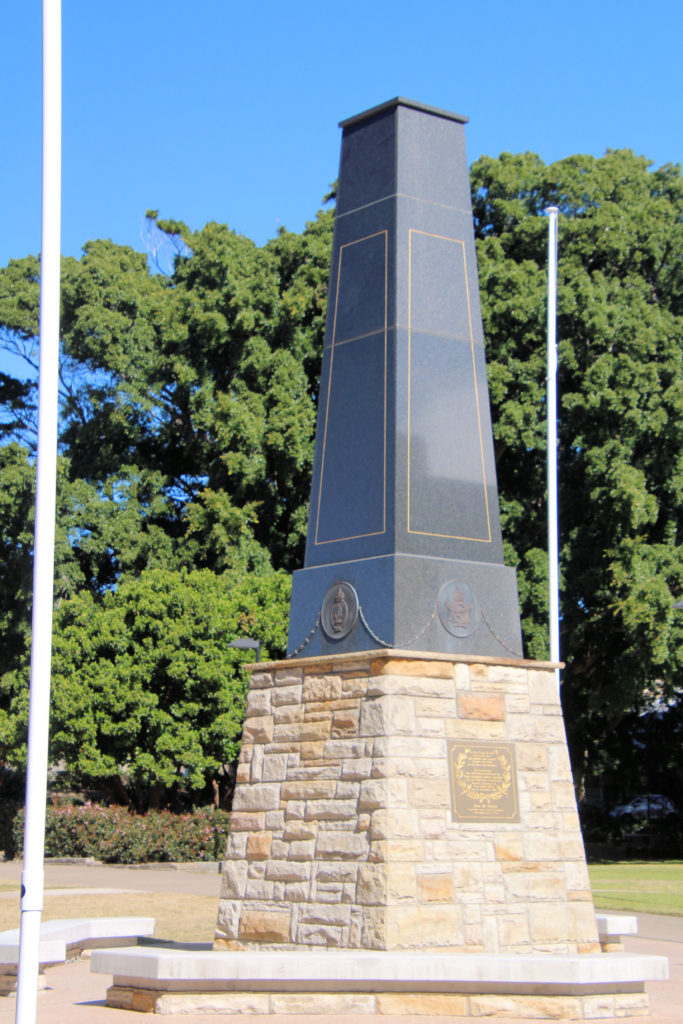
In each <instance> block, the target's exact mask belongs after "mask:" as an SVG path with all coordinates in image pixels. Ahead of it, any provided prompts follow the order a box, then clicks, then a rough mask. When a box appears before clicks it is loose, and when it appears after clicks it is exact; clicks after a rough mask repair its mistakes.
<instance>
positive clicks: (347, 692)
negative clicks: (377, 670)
mask: <svg viewBox="0 0 683 1024" xmlns="http://www.w3.org/2000/svg"><path fill="white" fill-rule="evenodd" d="M367 688H368V680H367V678H366V677H365V676H342V693H343V695H344V696H345V697H363V696H365V691H366V690H367Z"/></svg>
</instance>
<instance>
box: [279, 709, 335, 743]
mask: <svg viewBox="0 0 683 1024" xmlns="http://www.w3.org/2000/svg"><path fill="white" fill-rule="evenodd" d="M331 725H332V716H331V715H330V716H328V717H327V718H326V719H323V721H317V722H307V721H303V722H283V723H282V724H281V725H280V724H278V725H275V727H274V729H273V739H274V740H275V742H276V743H287V742H296V743H302V742H304V741H315V740H324V739H326V738H327V737H328V736H329V735H330V727H331Z"/></svg>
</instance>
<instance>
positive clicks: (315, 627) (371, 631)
mask: <svg viewBox="0 0 683 1024" xmlns="http://www.w3.org/2000/svg"><path fill="white" fill-rule="evenodd" d="M480 612H481V617H482V619H483V620H484V622H485V623H486V625H487V627H488V629H489V632H490V633H491V635H492V636H493V638H494V640H496V641H497V642H498V643H499V644H500V646H501V647H504V648H505V650H506V651H509V652H510V654H512V655H514V656H515V658H523V657H524V655H523V654H520V652H519V651H515V650H514V649H513V648H512V647H510V645H509V644H507V643H506V642H505V641H504V640H503V638H502V637H500V636H498V634H497V633H496V631H495V629H494V628H493V626H492V625H491V623H490V622H489V620H488V619H487V618H486V615H485V614H484V611H483V609H481V608H480ZM436 613H437V606H436V605H435V606H434V611H433V612H432V614H431V615H430V616H429V618H428V619H427V621H426V623H425V624H424V626H423V627H422V629H420V630H419V631H418V632H417V633H416V634H415V636H414V637H412V638H411V639H410V640H407V641H406V643H403V644H392V643H390V642H389V641H388V640H382V638H381V637H380V636H377V634H376V633H375V631H374V629H373V628H372V626H371V625H370V623H369V622H368V620H367V619H366V618H365V612H364V611H363V609H362V607H361V605H358V615H359V617H360V620H361V622H362V623H363V625H364V626H365V628H366V630H367V631H368V633H369V634H370V636H371V637H372V639H373V640H374V641H375V643H378V644H379V645H380V646H381V647H391V648H393V649H394V650H397V651H401V650H405V649H406V648H408V647H411V646H412V644H414V643H415V641H416V640H419V639H420V637H421V636H422V634H423V633H426V632H427V630H428V629H429V627H430V626H431V624H432V622H433V621H434V616H435V615H436ZM319 626H320V614H318V617H317V619H316V620H315V623H314V624H313V628H312V629H311V631H310V633H309V634H308V636H307V637H306V639H305V640H304V641H303V642H302V643H300V644H299V646H298V647H296V648H295V649H294V650H293V651H292V653H291V654H288V655H287V659H289V658H296V656H297V654H301V652H302V651H303V650H304V649H305V648H306V647H308V645H309V644H310V642H311V640H312V639H313V637H314V636H315V634H316V632H317V630H318V627H319Z"/></svg>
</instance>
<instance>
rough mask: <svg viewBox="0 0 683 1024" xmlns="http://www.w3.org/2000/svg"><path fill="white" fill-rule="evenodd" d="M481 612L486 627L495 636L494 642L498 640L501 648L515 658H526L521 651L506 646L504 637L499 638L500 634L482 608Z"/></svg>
mask: <svg viewBox="0 0 683 1024" xmlns="http://www.w3.org/2000/svg"><path fill="white" fill-rule="evenodd" d="M479 610H480V612H481V617H482V619H483V620H484V622H485V623H486V625H487V626H488V627H489V630H490V632H491V635H492V636H493V638H494V640H497V641H498V643H499V644H500V646H501V647H504V648H505V650H506V651H509V652H510V654H514V656H515V658H523V657H524V655H523V654H520V653H519V651H514V650H513V649H512V647H510V645H509V644H506V643H505V641H504V640H503V638H502V637H500V636H498V634H497V633H496V631H495V629H494V628H493V626H492V625H491V623H490V622H489V620H488V619H487V618H486V616H485V615H484V612H483V610H482V609H481V608H480V609H479Z"/></svg>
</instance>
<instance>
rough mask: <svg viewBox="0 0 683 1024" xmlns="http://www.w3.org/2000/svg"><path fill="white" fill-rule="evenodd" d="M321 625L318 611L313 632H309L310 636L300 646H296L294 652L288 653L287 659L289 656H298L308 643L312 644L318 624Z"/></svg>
mask: <svg viewBox="0 0 683 1024" xmlns="http://www.w3.org/2000/svg"><path fill="white" fill-rule="evenodd" d="M319 625H320V613H318V618H317V619H316V620H315V622H314V624H313V629H312V630H311V632H310V633H309V634H308V636H307V637H306V639H305V640H304V641H303V643H300V644H299V646H298V647H297V648H295V649H294V650H293V651H292V653H291V654H288V655H287V659H289V658H296V656H297V654H300V653H301V651H303V649H304V647H307V646H308V644H310V642H311V640H312V639H313V637H314V636H315V632H316V630H317V628H318V626H319Z"/></svg>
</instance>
